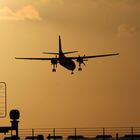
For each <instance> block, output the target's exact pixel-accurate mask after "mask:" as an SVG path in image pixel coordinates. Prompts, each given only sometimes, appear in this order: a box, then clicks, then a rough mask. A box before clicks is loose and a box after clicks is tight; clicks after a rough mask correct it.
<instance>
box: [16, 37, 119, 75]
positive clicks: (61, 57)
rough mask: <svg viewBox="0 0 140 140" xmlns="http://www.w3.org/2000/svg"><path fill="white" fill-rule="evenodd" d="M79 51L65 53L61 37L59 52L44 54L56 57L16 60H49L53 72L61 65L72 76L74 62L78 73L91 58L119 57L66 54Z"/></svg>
mask: <svg viewBox="0 0 140 140" xmlns="http://www.w3.org/2000/svg"><path fill="white" fill-rule="evenodd" d="M76 52H78V51H70V52H63V50H62V45H61V37H60V35H59V52H58V53H56V52H43V54H53V55H55V57H51V58H49V57H45V58H29V57H28V58H25V57H15V59H26V60H48V61H50V62H51V64H52V72H56V68H57V64H58V63H59V64H60V65H61V66H63V67H64V68H66V69H68V70H70V71H71V74H74V72H73V71H74V70H75V68H76V64H75V62H74V61H73V60H76V61H77V62H78V63H79V68H78V71H82V68H81V64H83V65H85V61H88V59H90V58H97V57H106V56H113V55H119V53H113V54H103V55H91V56H85V55H84V56H80V55H79V56H78V57H75V56H74V57H67V56H66V54H70V53H76Z"/></svg>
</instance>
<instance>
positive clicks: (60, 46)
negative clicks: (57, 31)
mask: <svg viewBox="0 0 140 140" xmlns="http://www.w3.org/2000/svg"><path fill="white" fill-rule="evenodd" d="M76 52H78V51H71V52H63V51H62V45H61V37H60V35H59V53H55V52H43V54H55V55H59V54H70V53H76Z"/></svg>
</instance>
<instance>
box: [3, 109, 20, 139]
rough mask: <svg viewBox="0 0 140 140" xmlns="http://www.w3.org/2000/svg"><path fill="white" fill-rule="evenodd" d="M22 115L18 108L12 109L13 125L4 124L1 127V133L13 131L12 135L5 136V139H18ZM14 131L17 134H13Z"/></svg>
mask: <svg viewBox="0 0 140 140" xmlns="http://www.w3.org/2000/svg"><path fill="white" fill-rule="evenodd" d="M19 117H20V113H19V111H18V110H11V111H10V119H11V121H10V122H11V126H2V127H0V133H4V134H6V133H8V132H9V131H11V137H5V138H4V139H5V140H8V139H11V140H18V139H20V138H19V135H18V123H19V121H18V119H19ZM12 131H15V135H12Z"/></svg>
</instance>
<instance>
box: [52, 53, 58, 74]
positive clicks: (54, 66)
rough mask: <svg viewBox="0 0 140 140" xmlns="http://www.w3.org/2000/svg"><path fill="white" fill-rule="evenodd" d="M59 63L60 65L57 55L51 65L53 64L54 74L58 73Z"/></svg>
mask: <svg viewBox="0 0 140 140" xmlns="http://www.w3.org/2000/svg"><path fill="white" fill-rule="evenodd" d="M57 63H58V58H57V55H56V57H55V58H52V59H51V64H52V66H53V68H52V72H56V68H57Z"/></svg>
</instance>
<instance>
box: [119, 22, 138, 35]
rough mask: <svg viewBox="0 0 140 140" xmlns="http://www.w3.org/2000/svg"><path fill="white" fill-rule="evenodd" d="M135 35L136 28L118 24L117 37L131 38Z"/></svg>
mask: <svg viewBox="0 0 140 140" xmlns="http://www.w3.org/2000/svg"><path fill="white" fill-rule="evenodd" d="M135 34H136V28H135V27H133V26H130V25H128V24H120V25H119V26H118V36H119V37H132V36H134V35H135Z"/></svg>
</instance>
